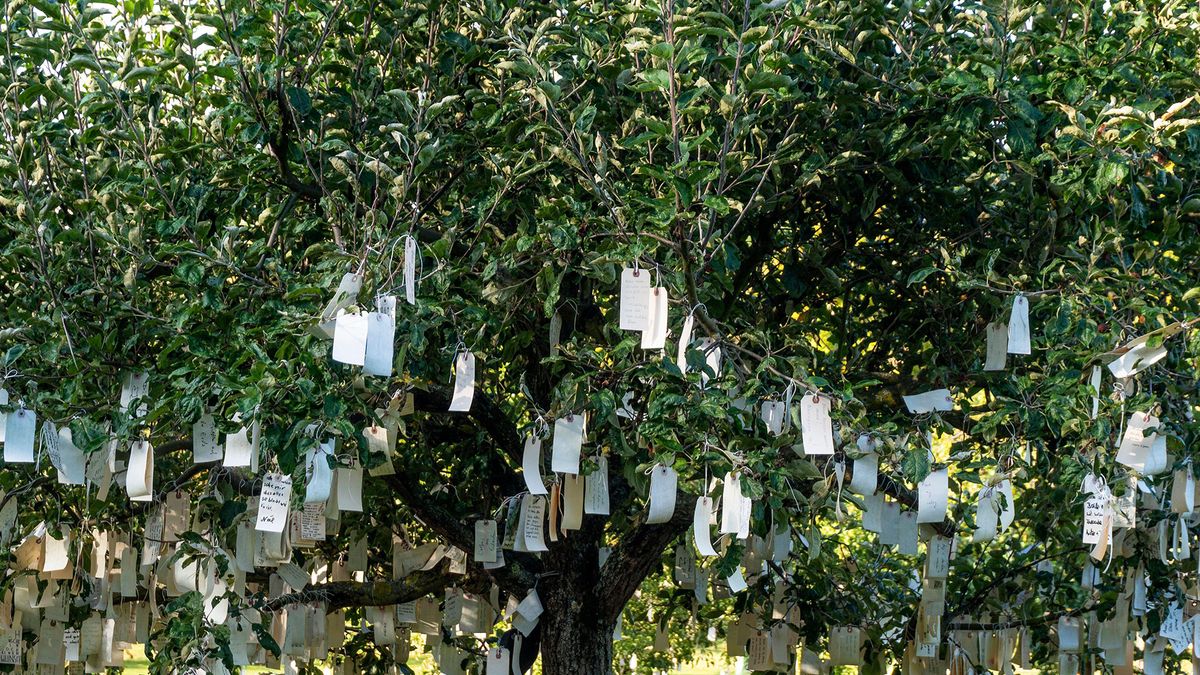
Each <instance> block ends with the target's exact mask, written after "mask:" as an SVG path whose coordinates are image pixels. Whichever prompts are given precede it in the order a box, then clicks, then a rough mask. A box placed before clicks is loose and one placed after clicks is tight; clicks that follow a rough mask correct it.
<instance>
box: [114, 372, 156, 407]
mask: <svg viewBox="0 0 1200 675" xmlns="http://www.w3.org/2000/svg"><path fill="white" fill-rule="evenodd" d="M149 394H150V374H149V373H144V372H142V373H127V374H126V375H125V377H124V378H123V379H122V382H121V400H120V404H119V406H120V410H121V412H123V413H128V412H129V406H130V405H131V404H132V403H133V402H134V401H137V403H138V407H137V410H135V411H134V412H133V413H132V416H133V417H135V418H137V417H145V416H146V397H147V396H148V395H149Z"/></svg>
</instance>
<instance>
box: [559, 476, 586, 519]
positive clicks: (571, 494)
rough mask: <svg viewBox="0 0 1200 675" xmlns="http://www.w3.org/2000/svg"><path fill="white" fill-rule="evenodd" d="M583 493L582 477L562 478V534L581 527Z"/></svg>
mask: <svg viewBox="0 0 1200 675" xmlns="http://www.w3.org/2000/svg"><path fill="white" fill-rule="evenodd" d="M583 492H584V483H583V476H572V475H570V474H567V475H565V476H563V488H562V500H563V517H562V526H561V529H562V532H563V534H566V533H567V532H569V531H571V530H578V529H579V528H581V527H583Z"/></svg>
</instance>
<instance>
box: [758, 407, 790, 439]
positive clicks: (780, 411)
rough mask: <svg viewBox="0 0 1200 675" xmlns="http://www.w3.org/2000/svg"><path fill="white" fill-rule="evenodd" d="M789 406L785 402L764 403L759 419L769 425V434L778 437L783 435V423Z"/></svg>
mask: <svg viewBox="0 0 1200 675" xmlns="http://www.w3.org/2000/svg"><path fill="white" fill-rule="evenodd" d="M786 412H787V406H786V405H784V403H783V401H763V404H762V410H761V411H760V412H759V417H760V418H761V419H762V421H763V424H766V425H767V433H768V434H770V435H772V436H778V435H780V434H782V433H783V423H784V420H785V419H786Z"/></svg>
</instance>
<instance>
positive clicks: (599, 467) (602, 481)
mask: <svg viewBox="0 0 1200 675" xmlns="http://www.w3.org/2000/svg"><path fill="white" fill-rule="evenodd" d="M583 511H584V513H589V514H595V515H600V516H607V515H608V458H607V457H605V456H604V455H601V456H599V457H597V458H596V470H595V471H593V472H591V473H589V474H588V475H587V490H586V495H585V497H584V505H583Z"/></svg>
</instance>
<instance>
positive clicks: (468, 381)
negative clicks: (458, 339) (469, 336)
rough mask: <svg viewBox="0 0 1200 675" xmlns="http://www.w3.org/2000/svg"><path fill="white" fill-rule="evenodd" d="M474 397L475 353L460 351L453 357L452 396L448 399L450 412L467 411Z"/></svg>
mask: <svg viewBox="0 0 1200 675" xmlns="http://www.w3.org/2000/svg"><path fill="white" fill-rule="evenodd" d="M473 398H475V355H474V354H472V353H471V352H468V351H460V352H459V353H458V354H457V355H456V356H455V357H454V397H453V398H452V399H450V412H467V411H469V410H470V409H471V400H472V399H473Z"/></svg>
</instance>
